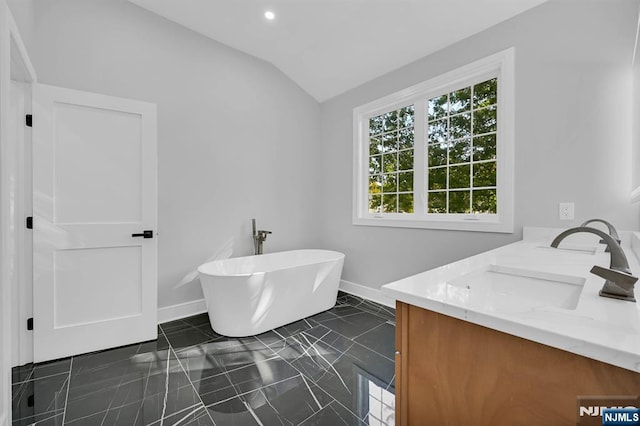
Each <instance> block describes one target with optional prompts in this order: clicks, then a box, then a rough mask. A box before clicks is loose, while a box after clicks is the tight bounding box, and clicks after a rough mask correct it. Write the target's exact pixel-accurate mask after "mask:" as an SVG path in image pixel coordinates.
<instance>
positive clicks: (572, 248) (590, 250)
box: [537, 244, 598, 254]
mask: <svg viewBox="0 0 640 426" xmlns="http://www.w3.org/2000/svg"><path fill="white" fill-rule="evenodd" d="M537 248H538V249H543V250H550V251H551V250H553V251H557V250H561V251H563V252H570V253H577V254H596V252H597V251H598V246H581V245H568V244H563V245H562V247H558V248H555V247H550V246H538V247H537Z"/></svg>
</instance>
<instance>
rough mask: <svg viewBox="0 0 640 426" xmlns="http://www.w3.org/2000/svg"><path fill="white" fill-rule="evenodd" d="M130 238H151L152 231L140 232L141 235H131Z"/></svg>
mask: <svg viewBox="0 0 640 426" xmlns="http://www.w3.org/2000/svg"><path fill="white" fill-rule="evenodd" d="M131 236H132V237H142V238H153V231H150V230H147V231H142V234H131Z"/></svg>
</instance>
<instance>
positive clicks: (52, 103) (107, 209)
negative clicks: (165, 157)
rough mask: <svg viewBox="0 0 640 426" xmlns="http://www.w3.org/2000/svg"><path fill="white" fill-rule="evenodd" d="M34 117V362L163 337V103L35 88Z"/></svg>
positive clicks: (36, 86) (57, 88) (40, 87)
mask: <svg viewBox="0 0 640 426" xmlns="http://www.w3.org/2000/svg"><path fill="white" fill-rule="evenodd" d="M32 110H33V256H34V257H33V313H34V362H41V361H46V360H51V359H56V358H61V357H66V356H70V355H77V354H80V353H85V352H90V351H95V350H100V349H106V348H111V347H115V346H121V345H126V344H130V343H135V342H140V341H144V340H151V339H155V338H156V337H157V242H156V241H157V239H156V231H157V214H156V213H157V212H156V210H157V179H156V169H157V124H156V121H157V120H156V106H155V105H154V104H150V103H146V102H140V101H133V100H129V99H121V98H114V97H111V96H105V95H99V94H94V93H87V92H80V91H76V90H70V89H64V88H59V87H52V86H46V85H34V88H33V109H32ZM139 234H140V235H139ZM142 234H144V235H142ZM149 237H150V238H149Z"/></svg>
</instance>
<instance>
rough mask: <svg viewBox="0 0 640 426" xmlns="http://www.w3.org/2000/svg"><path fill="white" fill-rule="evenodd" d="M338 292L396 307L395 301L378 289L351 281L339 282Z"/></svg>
mask: <svg viewBox="0 0 640 426" xmlns="http://www.w3.org/2000/svg"><path fill="white" fill-rule="evenodd" d="M340 290H342V291H344V292H345V293H349V294H353V295H354V296H359V297H362V298H363V299H367V300H371V301H372V302H376V303H380V304H381V305H384V306H388V307H390V308H394V309H395V307H396V300H395V299H393V298H391V297H389V296H385V295H384V294H382V292H381V291H380V290H378V289H375V288H371V287H367V286H365V285H362V284H356V283H352V282H351V281H346V280H340Z"/></svg>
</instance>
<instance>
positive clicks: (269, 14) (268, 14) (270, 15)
mask: <svg viewBox="0 0 640 426" xmlns="http://www.w3.org/2000/svg"><path fill="white" fill-rule="evenodd" d="M264 17H265V18H267V19H268V20H270V21H273V19H274V18H275V17H276V14H275V13H273V12H272V11H270V10H267V11H266V12H265V13H264Z"/></svg>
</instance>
